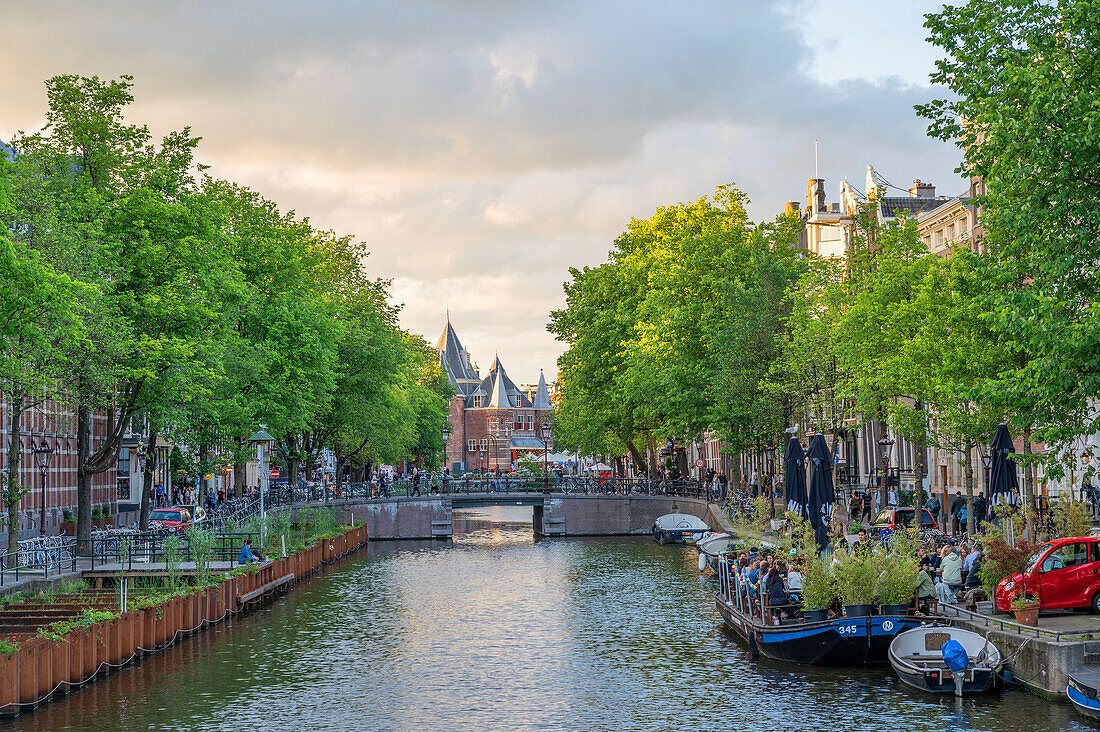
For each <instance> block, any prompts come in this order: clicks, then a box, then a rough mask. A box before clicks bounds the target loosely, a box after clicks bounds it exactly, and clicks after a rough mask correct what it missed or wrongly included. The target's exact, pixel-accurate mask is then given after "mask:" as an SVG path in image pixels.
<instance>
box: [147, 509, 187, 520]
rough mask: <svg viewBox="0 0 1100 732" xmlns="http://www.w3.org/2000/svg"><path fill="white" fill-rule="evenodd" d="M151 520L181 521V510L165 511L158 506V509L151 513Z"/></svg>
mask: <svg viewBox="0 0 1100 732" xmlns="http://www.w3.org/2000/svg"><path fill="white" fill-rule="evenodd" d="M149 520H150V521H179V520H180V512H179V511H165V510H164V509H162V508H158V509H157V510H156V511H153V512H152V513H150V514H149Z"/></svg>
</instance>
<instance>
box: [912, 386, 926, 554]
mask: <svg viewBox="0 0 1100 732" xmlns="http://www.w3.org/2000/svg"><path fill="white" fill-rule="evenodd" d="M914 406H915V407H916V409H917V411H919V412H920V413H921V414H922V416H923V419H921V432H920V434H919V435H917V442H916V448H917V466H916V467H917V470H916V479H915V480H914V481H913V528H914V529H916V530H917V531H918V532H919V531H920V529H921V526H922V525H923V523H922V519H923V518H924V476H925V475H926V474H927V473H928V413H927V412H926V411H925V410H924V402H922V401H921V400H920V399H918V400H916V403H915V404H914Z"/></svg>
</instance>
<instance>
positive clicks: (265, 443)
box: [248, 425, 275, 546]
mask: <svg viewBox="0 0 1100 732" xmlns="http://www.w3.org/2000/svg"><path fill="white" fill-rule="evenodd" d="M248 441H249V442H251V443H252V444H253V445H255V446H256V460H258V461H259V463H260V520H261V521H262V520H263V519H264V518H265V516H266V515H267V513H266V511H265V510H264V493H266V492H267V488H268V485H269V483H270V481H271V474H270V473H268V471H267V456H268V453H269V452H270V451H271V448H272V447H273V446H274V445H275V438H274V437H272V436H271V435H269V434H267V432H266V431H264V429H263V425H260V429H258V430H256V432H255V434H253V435H252V436H251V437H249V438H248ZM260 525H261V526H263V524H262V523H261V524H260ZM263 541H264V538H263V537H262V536H261V537H260V545H261V546H262V545H263Z"/></svg>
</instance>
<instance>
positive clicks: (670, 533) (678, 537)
mask: <svg viewBox="0 0 1100 732" xmlns="http://www.w3.org/2000/svg"><path fill="white" fill-rule="evenodd" d="M708 531H710V527H709V526H707V525H706V523H704V522H703V520H702V519H701V518H697V517H695V516H692V515H691V514H687V513H666V514H665V515H664V516H661V517H660V518H658V519H657V520H656V521H654V522H653V538H654V539H656V540H657V541H658V542H660V543H661V544H694V543H695V542H696V541H698V540H699V539H702V538H703V534H705V533H707V532H708Z"/></svg>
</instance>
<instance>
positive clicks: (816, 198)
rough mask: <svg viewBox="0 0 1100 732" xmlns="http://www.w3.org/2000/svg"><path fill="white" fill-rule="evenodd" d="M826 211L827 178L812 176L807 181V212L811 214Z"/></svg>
mask: <svg viewBox="0 0 1100 732" xmlns="http://www.w3.org/2000/svg"><path fill="white" fill-rule="evenodd" d="M824 212H825V179H824V178H810V179H809V180H808V181H806V213H808V214H810V215H811V216H812V215H814V214H819V213H824Z"/></svg>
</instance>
